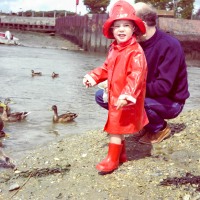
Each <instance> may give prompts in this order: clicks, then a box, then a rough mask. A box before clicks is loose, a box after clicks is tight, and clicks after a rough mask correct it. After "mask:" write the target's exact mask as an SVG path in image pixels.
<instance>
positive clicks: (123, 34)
mask: <svg viewBox="0 0 200 200" xmlns="http://www.w3.org/2000/svg"><path fill="white" fill-rule="evenodd" d="M144 33H145V26H144V24H143V22H142V20H141V19H140V18H138V17H136V16H135V10H134V8H133V7H132V6H131V5H130V4H129V3H128V2H126V1H123V0H121V1H118V2H117V3H115V4H114V6H113V8H112V10H111V12H110V16H109V18H108V20H107V21H106V22H105V23H104V26H103V34H104V36H105V37H107V38H109V39H115V40H114V42H113V43H112V44H111V45H110V51H109V53H108V56H107V59H106V61H105V62H104V64H103V65H102V66H100V67H97V68H96V69H94V70H92V71H91V72H89V73H88V74H86V75H85V76H84V78H83V84H84V85H85V86H86V87H91V86H95V85H97V84H98V83H100V82H102V81H105V80H108V83H107V84H108V86H107V92H108V105H109V111H108V118H107V122H106V125H105V127H104V131H106V132H107V133H108V134H109V136H110V138H109V140H110V141H109V149H108V155H107V157H106V158H105V159H104V160H103V161H101V162H100V163H99V164H98V165H97V166H96V168H97V170H98V171H100V172H101V173H110V172H112V171H114V170H115V169H117V168H118V166H119V163H124V162H126V161H127V156H126V150H125V140H124V135H125V134H133V133H135V132H138V131H139V130H141V129H142V128H143V127H144V126H145V125H146V124H147V123H148V119H147V116H146V113H145V110H144V97H145V91H146V76H147V64H146V59H145V56H144V53H143V50H142V49H141V47H140V45H139V44H138V43H137V42H136V36H137V35H138V34H144Z"/></svg>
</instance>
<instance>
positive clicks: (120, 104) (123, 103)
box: [116, 99, 128, 110]
mask: <svg viewBox="0 0 200 200" xmlns="http://www.w3.org/2000/svg"><path fill="white" fill-rule="evenodd" d="M127 104H128V102H127V100H125V99H118V100H117V105H116V106H117V108H116V109H117V110H119V109H120V108H122V107H124V106H126V105H127Z"/></svg>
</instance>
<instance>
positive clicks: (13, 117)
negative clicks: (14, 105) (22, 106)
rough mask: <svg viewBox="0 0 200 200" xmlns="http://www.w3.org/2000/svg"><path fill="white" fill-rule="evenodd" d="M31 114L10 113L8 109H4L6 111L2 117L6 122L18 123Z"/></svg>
mask: <svg viewBox="0 0 200 200" xmlns="http://www.w3.org/2000/svg"><path fill="white" fill-rule="evenodd" d="M28 114H30V112H14V113H8V111H7V107H4V111H3V113H2V115H1V119H2V120H3V121H6V122H17V121H21V120H23V119H25V118H26V117H27V115H28Z"/></svg>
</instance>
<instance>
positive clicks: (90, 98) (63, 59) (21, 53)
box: [0, 46, 200, 156]
mask: <svg viewBox="0 0 200 200" xmlns="http://www.w3.org/2000/svg"><path fill="white" fill-rule="evenodd" d="M0 50H1V51H0V52H1V53H0V61H1V63H0V80H1V95H0V97H1V99H4V98H6V97H10V98H11V99H12V100H13V101H14V102H15V103H14V104H11V105H10V107H11V109H12V111H30V112H31V114H30V115H28V117H27V119H26V120H24V121H22V122H16V123H6V125H5V132H7V133H8V134H9V138H7V139H5V140H3V145H4V150H5V151H6V152H9V155H14V156H16V155H17V154H18V155H20V154H21V153H22V152H23V151H25V150H30V149H32V148H34V147H35V146H38V145H44V144H46V143H47V142H49V141H53V140H58V139H61V138H62V137H64V136H65V135H67V134H82V133H84V132H86V131H89V130H94V129H102V128H103V126H104V124H105V120H106V117H107V112H106V110H104V109H101V108H100V107H99V106H98V105H97V104H96V103H95V100H94V93H95V91H96V90H97V87H95V88H90V89H86V88H85V87H84V86H83V85H82V78H83V76H84V75H85V74H86V72H88V71H89V70H91V69H93V68H94V67H95V66H99V65H101V64H102V63H103V61H104V59H105V56H104V55H97V54H89V53H88V52H81V51H65V50H58V49H44V48H29V47H20V46H0ZM32 69H33V70H35V71H41V72H42V74H43V76H41V77H32V76H31V70H32ZM53 71H55V72H56V73H59V75H60V77H59V78H56V79H52V78H51V74H52V72H53ZM188 73H189V87H190V93H191V97H190V98H189V99H188V101H187V103H186V105H185V108H184V110H189V109H195V108H199V104H200V93H199V88H200V83H199V81H198V79H199V76H200V68H195V67H189V68H188ZM53 104H56V105H57V106H58V112H59V113H60V114H61V113H63V112H65V111H68V110H69V111H71V112H75V113H77V114H78V117H77V118H76V119H75V121H74V122H72V123H68V124H53V123H52V116H53V112H52V111H51V106H52V105H53Z"/></svg>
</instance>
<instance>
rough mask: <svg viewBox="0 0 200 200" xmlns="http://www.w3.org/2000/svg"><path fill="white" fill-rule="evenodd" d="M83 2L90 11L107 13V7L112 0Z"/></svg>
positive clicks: (88, 0) (86, 0) (87, 0)
mask: <svg viewBox="0 0 200 200" xmlns="http://www.w3.org/2000/svg"><path fill="white" fill-rule="evenodd" d="M83 2H84V5H85V6H86V8H87V10H88V12H89V13H93V14H94V13H95V14H103V13H106V9H107V7H108V5H109V4H110V0H101V1H100V0H84V1H83Z"/></svg>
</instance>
